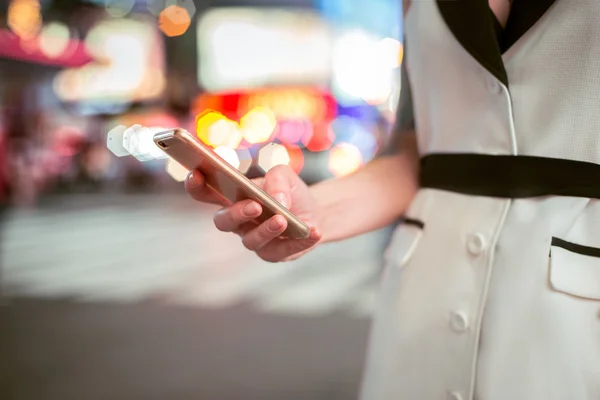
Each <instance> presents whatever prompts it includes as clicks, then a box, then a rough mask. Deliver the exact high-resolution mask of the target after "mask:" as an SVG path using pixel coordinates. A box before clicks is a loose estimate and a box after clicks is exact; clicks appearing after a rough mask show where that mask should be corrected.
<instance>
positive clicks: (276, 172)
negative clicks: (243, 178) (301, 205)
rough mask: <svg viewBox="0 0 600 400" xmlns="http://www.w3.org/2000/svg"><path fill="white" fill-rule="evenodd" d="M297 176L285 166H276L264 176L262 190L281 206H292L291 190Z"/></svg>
mask: <svg viewBox="0 0 600 400" xmlns="http://www.w3.org/2000/svg"><path fill="white" fill-rule="evenodd" d="M297 179H298V176H297V175H296V173H295V172H294V171H293V170H292V169H291V168H290V167H288V166H287V165H277V166H275V167H273V168H271V169H270V170H269V172H267V174H266V175H265V180H264V190H265V191H266V192H267V193H268V194H270V195H271V196H273V197H274V198H275V200H277V201H278V202H279V203H281V205H282V206H284V207H286V208H288V209H289V208H290V207H291V206H292V189H293V187H294V186H295V184H296V180H297Z"/></svg>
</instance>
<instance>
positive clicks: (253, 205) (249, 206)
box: [213, 200, 262, 232]
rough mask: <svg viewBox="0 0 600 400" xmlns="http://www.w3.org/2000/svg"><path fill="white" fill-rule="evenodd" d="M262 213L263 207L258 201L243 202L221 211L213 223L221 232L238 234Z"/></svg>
mask: <svg viewBox="0 0 600 400" xmlns="http://www.w3.org/2000/svg"><path fill="white" fill-rule="evenodd" d="M261 213H262V207H261V206H260V204H258V203H257V202H256V201H254V200H242V201H238V202H236V203H234V204H233V205H231V206H229V207H225V208H223V209H221V210H219V211H218V212H217V213H216V214H215V216H214V219H213V221H214V223H215V226H216V227H217V229H218V230H220V231H223V232H236V231H239V229H240V227H241V226H242V225H244V224H246V223H248V222H250V221H252V220H253V219H255V218H256V217H258V216H259V215H260V214H261Z"/></svg>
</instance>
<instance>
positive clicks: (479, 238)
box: [467, 233, 486, 256]
mask: <svg viewBox="0 0 600 400" xmlns="http://www.w3.org/2000/svg"><path fill="white" fill-rule="evenodd" d="M485 247H486V240H485V237H484V236H483V235H482V234H480V233H473V234H471V235H469V236H468V237H467V250H468V251H469V253H471V254H473V255H474V256H477V255H479V254H481V253H482V252H483V251H484V250H485Z"/></svg>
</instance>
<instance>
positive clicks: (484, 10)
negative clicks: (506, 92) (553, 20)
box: [437, 0, 556, 86]
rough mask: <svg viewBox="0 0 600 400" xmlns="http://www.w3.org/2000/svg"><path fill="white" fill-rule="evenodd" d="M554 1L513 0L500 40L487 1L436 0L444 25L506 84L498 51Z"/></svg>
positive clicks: (510, 42) (521, 33)
mask: <svg viewBox="0 0 600 400" xmlns="http://www.w3.org/2000/svg"><path fill="white" fill-rule="evenodd" d="M555 1H556V0H514V1H513V4H512V7H511V12H510V16H509V18H508V22H507V24H506V28H505V30H504V33H503V39H502V42H501V43H498V40H497V37H496V32H495V30H494V20H493V18H495V17H494V15H493V13H491V12H490V8H489V5H488V1H487V0H458V1H448V0H437V5H438V8H439V10H440V13H441V14H442V17H443V18H444V20H445V21H446V24H447V25H448V28H449V29H450V31H451V32H452V34H453V35H454V36H455V37H456V39H457V40H458V41H459V43H460V44H461V45H462V46H463V47H464V48H465V50H467V51H468V52H469V53H470V54H471V56H473V58H475V59H476V60H477V61H478V62H479V63H480V64H481V65H482V66H483V67H485V68H486V69H487V70H488V71H490V73H492V74H493V75H494V76H495V77H496V78H498V80H500V81H501V82H502V83H504V84H505V85H507V86H508V77H507V74H506V69H505V68H504V63H503V61H502V52H503V51H504V50H505V49H507V48H508V47H510V46H511V45H512V44H514V43H515V42H516V41H517V40H518V39H519V38H520V37H521V36H523V35H524V34H525V32H527V31H528V30H529V28H531V27H532V26H533V25H534V24H535V23H536V22H537V21H538V20H539V19H540V18H541V16H542V15H543V14H544V13H545V12H546V11H547V10H548V9H549V8H550V6H552V4H553V3H554V2H555Z"/></svg>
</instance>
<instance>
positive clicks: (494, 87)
mask: <svg viewBox="0 0 600 400" xmlns="http://www.w3.org/2000/svg"><path fill="white" fill-rule="evenodd" d="M487 88H488V90H489V91H490V93H499V92H500V84H499V83H498V81H497V80H496V79H495V78H488V80H487Z"/></svg>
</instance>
